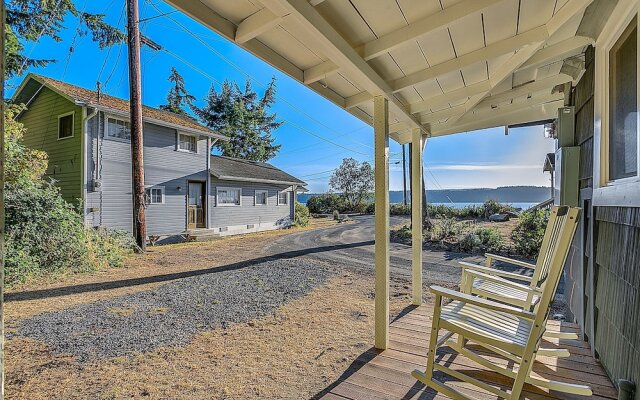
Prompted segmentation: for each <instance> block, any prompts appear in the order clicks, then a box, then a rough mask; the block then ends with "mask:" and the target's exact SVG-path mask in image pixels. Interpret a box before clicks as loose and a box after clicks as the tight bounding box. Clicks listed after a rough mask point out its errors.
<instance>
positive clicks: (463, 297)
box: [430, 286, 536, 320]
mask: <svg viewBox="0 0 640 400" xmlns="http://www.w3.org/2000/svg"><path fill="white" fill-rule="evenodd" d="M430 290H431V292H432V293H433V294H435V295H436V296H439V297H446V298H448V299H452V300H458V301H460V302H462V303H468V304H473V305H476V306H479V307H483V308H487V309H489V310H495V311H501V312H504V313H507V314H512V315H515V316H518V317H521V318H525V319H529V320H534V319H535V318H536V315H535V314H534V313H532V312H529V311H525V310H522V309H521V308H516V307H511V306H507V305H504V304H502V303H498V302H496V301H491V300H487V299H483V298H480V297H476V296H472V295H470V294H465V293H461V292H458V291H455V290H451V289H447V288H443V287H441V286H431V287H430ZM436 306H438V305H437V304H436Z"/></svg>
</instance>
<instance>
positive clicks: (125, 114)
mask: <svg viewBox="0 0 640 400" xmlns="http://www.w3.org/2000/svg"><path fill="white" fill-rule="evenodd" d="M83 104H86V103H83ZM86 105H87V106H89V107H95V108H97V109H98V110H100V111H103V112H107V113H110V114H114V115H118V116H121V117H127V118H128V117H129V113H128V112H123V111H120V110H115V109H113V108H109V107H104V106H101V105H98V104H86ZM142 120H143V121H144V122H149V123H152V124H155V125H160V126H166V127H167V128H173V129H176V130H179V131H182V132H186V133H192V134H196V135H201V136H206V137H210V138H212V139H217V140H224V141H229V138H228V137H227V136H224V135H221V134H219V133H213V132H211V133H208V132H204V131H201V130H198V129H193V128H189V127H186V126H182V125H179V124H172V123H170V122H166V121H161V120H159V119H155V118H149V117H142Z"/></svg>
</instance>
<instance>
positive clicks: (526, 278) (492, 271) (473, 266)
mask: <svg viewBox="0 0 640 400" xmlns="http://www.w3.org/2000/svg"><path fill="white" fill-rule="evenodd" d="M458 264H460V266H461V267H462V271H463V273H464V272H465V271H466V270H472V271H478V272H482V273H485V274H487V275H492V276H500V277H502V278H509V279H516V280H520V281H525V282H531V279H532V278H531V277H530V276H526V275H520V274H514V273H513V272H507V271H502V270H499V269H496V268H489V267H485V266H483V265H478V264H472V263H468V262H465V261H459V262H458Z"/></svg>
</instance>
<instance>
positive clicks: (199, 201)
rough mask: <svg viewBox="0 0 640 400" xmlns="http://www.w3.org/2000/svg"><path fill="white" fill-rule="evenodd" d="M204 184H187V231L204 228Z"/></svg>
mask: <svg viewBox="0 0 640 400" xmlns="http://www.w3.org/2000/svg"><path fill="white" fill-rule="evenodd" d="M204 194H205V188H204V182H189V194H188V195H187V229H195V228H205V227H206V223H205V212H206V207H205V204H206V203H205V199H204Z"/></svg>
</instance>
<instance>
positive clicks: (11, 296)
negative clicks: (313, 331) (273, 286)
mask: <svg viewBox="0 0 640 400" xmlns="http://www.w3.org/2000/svg"><path fill="white" fill-rule="evenodd" d="M373 244H374V241H373V240H367V241H363V242H356V243H349V244H337V245H331V246H321V247H314V248H308V249H302V250H294V251H287V252H283V253H278V254H273V255H268V256H263V257H258V258H253V259H250V260H244V261H239V262H236V263H232V264H228V265H222V266H218V267H211V268H205V269H198V270H193V271H184V272H175V273H169V274H161V275H154V276H146V277H142V278H131V279H121V280H117V281H109V282H97V283H86V284H81V285H73V286H63V287H57V288H51V289H38V290H29V291H22V292H13V293H6V294H5V295H4V300H5V301H6V302H12V301H27V300H37V299H44V298H51V297H60V296H68V295H72V294H80V293H86V292H96V291H102V290H111V289H119V288H124V287H133V286H140V285H146V284H149V283H158V282H169V281H173V280H176V279H182V278H187V277H191V276H198V275H206V274H211V273H218V272H223V271H233V270H237V269H241V268H245V267H247V266H249V265H253V264H258V263H263V262H267V261H274V260H281V259H287V258H294V257H301V256H305V255H309V254H314V253H322V252H328V251H335V250H343V249H350V248H355V247H363V246H371V245H373Z"/></svg>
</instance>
